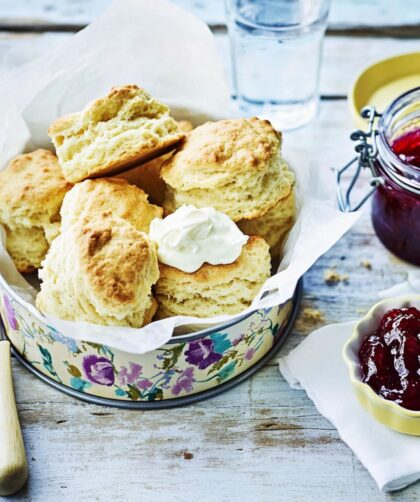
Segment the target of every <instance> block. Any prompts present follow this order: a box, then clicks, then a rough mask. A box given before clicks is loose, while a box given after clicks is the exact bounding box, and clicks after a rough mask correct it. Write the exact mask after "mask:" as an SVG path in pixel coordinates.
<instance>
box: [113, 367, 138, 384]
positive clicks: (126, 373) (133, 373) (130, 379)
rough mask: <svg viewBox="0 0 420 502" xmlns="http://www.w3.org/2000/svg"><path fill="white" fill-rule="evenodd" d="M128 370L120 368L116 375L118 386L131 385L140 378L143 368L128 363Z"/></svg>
mask: <svg viewBox="0 0 420 502" xmlns="http://www.w3.org/2000/svg"><path fill="white" fill-rule="evenodd" d="M128 366H129V369H127V368H126V367H125V366H122V367H121V369H120V371H119V373H118V380H119V382H120V385H127V384H128V383H131V384H133V383H134V382H135V381H136V380H138V378H139V377H140V375H141V373H142V371H143V366H141V365H140V364H137V363H128Z"/></svg>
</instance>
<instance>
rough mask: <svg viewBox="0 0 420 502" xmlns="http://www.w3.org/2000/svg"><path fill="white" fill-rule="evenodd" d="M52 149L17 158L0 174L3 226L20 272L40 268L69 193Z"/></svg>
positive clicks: (57, 230)
mask: <svg viewBox="0 0 420 502" xmlns="http://www.w3.org/2000/svg"><path fill="white" fill-rule="evenodd" d="M71 186H72V185H71V184H70V183H68V182H67V181H66V180H65V179H64V177H63V173H62V171H61V168H60V165H59V163H58V160H57V157H56V156H55V155H54V154H53V153H52V152H50V151H49V150H43V149H40V150H36V151H34V152H31V153H26V154H23V155H18V156H17V157H15V158H14V159H13V160H12V161H11V162H10V163H9V165H8V166H7V167H6V169H4V170H3V171H1V172H0V224H2V225H4V228H5V230H6V236H7V242H6V247H7V250H8V252H9V254H10V256H11V257H12V259H13V261H14V263H15V265H16V267H17V269H18V270H19V271H20V272H24V273H27V272H32V271H34V270H35V269H37V268H39V266H40V264H41V261H42V260H43V258H44V256H45V254H46V252H47V251H48V247H49V244H50V242H51V241H52V240H53V239H54V238H55V237H56V235H57V234H58V232H59V229H60V208H61V204H62V201H63V198H64V196H65V194H66V193H67V192H68V191H69V190H70V188H71Z"/></svg>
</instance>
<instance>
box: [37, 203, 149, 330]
mask: <svg viewBox="0 0 420 502" xmlns="http://www.w3.org/2000/svg"><path fill="white" fill-rule="evenodd" d="M39 276H40V279H41V280H42V284H41V291H40V292H39V294H38V296H37V300H36V304H37V307H38V308H39V309H40V310H41V312H43V313H44V314H50V315H53V316H55V317H58V318H61V319H67V320H71V321H73V320H77V321H87V322H91V323H94V324H101V325H106V326H132V327H135V328H138V327H141V326H143V325H144V324H145V323H146V322H149V321H150V319H151V317H152V316H153V313H154V310H155V308H156V307H155V303H154V302H153V298H152V286H153V285H154V284H155V283H156V281H157V279H158V277H159V267H158V261H157V253H156V246H155V244H154V243H153V242H151V241H150V240H149V238H148V237H147V235H146V234H144V233H143V232H139V231H138V230H136V229H135V228H134V227H133V226H132V225H130V224H129V223H127V222H126V221H124V220H123V219H121V218H119V217H118V216H114V215H112V214H111V213H110V212H104V213H102V214H101V213H97V214H95V215H94V216H93V217H90V218H88V219H86V220H84V219H83V218H82V219H80V220H78V221H77V222H75V223H74V224H73V225H71V226H68V227H67V228H66V229H63V230H62V232H61V233H60V235H59V236H58V237H57V238H56V239H55V240H54V241H53V243H52V245H51V248H50V250H49V252H48V254H47V256H46V258H45V260H44V262H43V265H42V269H41V270H40V271H39Z"/></svg>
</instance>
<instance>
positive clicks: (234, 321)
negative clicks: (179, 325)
mask: <svg viewBox="0 0 420 502" xmlns="http://www.w3.org/2000/svg"><path fill="white" fill-rule="evenodd" d="M300 280H301V279H300ZM0 284H2V286H3V287H4V288H5V289H6V290H7V291H8V292H9V293H10V294H12V295H13V297H14V298H15V300H16V301H17V302H18V303H19V305H21V306H22V307H23V308H28V307H27V306H26V305H24V304H22V303H21V301H20V300H21V298H20V297H19V296H18V295H17V294H16V293H15V291H14V290H13V289H12V288H11V286H9V284H8V283H7V282H6V280H5V279H4V278H3V276H2V275H1V274H0ZM298 287H299V282H298V283H297V285H296V288H298ZM287 301H288V300H287ZM287 301H286V302H284V303H282V304H280V305H279V306H281V305H284V304H285V303H287ZM29 307H31V308H32V309H33V310H36V309H35V307H33V306H32V305H29ZM258 310H260V309H258V308H256V309H255V310H251V312H248V313H246V314H242V315H238V316H236V317H234V318H233V319H231V320H229V321H226V322H224V323H218V324H214V325H212V326H209V327H208V328H204V329H201V330H199V331H194V332H193V333H191V334H190V333H186V334H183V335H176V336H175V337H172V338H171V339H170V340H168V341H167V342H166V344H168V345H170V344H174V343H178V341H183V342H189V341H192V340H195V339H197V338H201V337H202V336H204V335H209V334H212V333H215V332H217V331H220V330H221V329H227V328H230V327H231V326H233V325H234V324H237V323H239V322H241V321H243V320H244V319H247V318H248V317H251V316H252V315H253V314H255V312H257V311H258ZM37 312H38V311H37ZM41 315H42V317H44V316H43V314H41ZM0 325H1V319H0ZM0 335H1V333H0ZM0 339H1V336H0Z"/></svg>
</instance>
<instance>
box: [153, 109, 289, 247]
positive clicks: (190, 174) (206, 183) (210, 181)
mask: <svg viewBox="0 0 420 502" xmlns="http://www.w3.org/2000/svg"><path fill="white" fill-rule="evenodd" d="M161 175H162V178H163V180H164V181H165V183H166V192H165V199H164V202H163V207H164V209H165V212H166V213H171V212H173V211H174V210H176V209H177V208H179V207H181V206H182V205H184V204H194V205H195V206H197V207H207V206H210V207H214V208H216V209H218V210H219V211H223V212H224V213H226V214H227V215H228V216H230V217H231V218H232V220H233V221H235V222H237V223H238V226H239V228H241V229H242V230H243V231H244V232H245V233H246V234H248V235H252V234H255V235H261V236H263V237H264V238H265V239H266V241H267V242H268V243H269V245H270V249H271V252H272V254H273V255H279V254H280V250H281V244H282V242H283V239H284V236H285V234H286V233H287V232H288V231H289V230H290V228H291V226H292V224H293V219H294V213H295V204H294V190H293V186H294V175H293V173H292V171H290V170H289V169H288V166H287V164H286V163H285V162H284V160H283V159H282V158H281V134H280V133H279V132H277V131H276V130H275V129H274V128H273V127H272V125H271V124H270V123H269V122H268V121H267V120H260V119H257V118H251V119H235V120H221V121H219V122H208V123H206V124H203V125H202V126H200V127H197V128H196V129H194V130H193V131H192V132H191V133H190V134H189V135H188V136H187V138H186V140H185V141H184V142H183V143H182V145H181V146H180V147H179V148H178V150H177V151H176V153H175V155H173V156H172V157H171V158H170V159H169V160H168V161H166V162H165V164H164V165H163V167H162V170H161Z"/></svg>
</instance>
